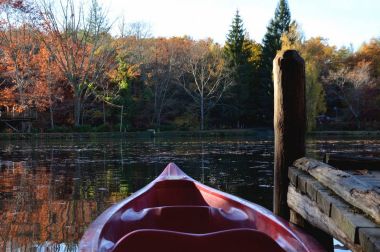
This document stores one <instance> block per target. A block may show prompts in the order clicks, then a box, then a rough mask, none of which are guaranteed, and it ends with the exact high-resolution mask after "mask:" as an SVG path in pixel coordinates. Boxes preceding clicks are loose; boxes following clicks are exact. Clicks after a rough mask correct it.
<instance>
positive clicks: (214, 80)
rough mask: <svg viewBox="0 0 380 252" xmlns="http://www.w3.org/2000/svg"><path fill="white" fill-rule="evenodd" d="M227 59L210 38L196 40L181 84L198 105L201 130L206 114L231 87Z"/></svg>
mask: <svg viewBox="0 0 380 252" xmlns="http://www.w3.org/2000/svg"><path fill="white" fill-rule="evenodd" d="M224 64H225V62H224V59H223V57H222V51H221V49H220V48H219V46H218V45H215V44H213V43H212V41H210V40H202V41H199V42H193V44H192V46H191V48H190V52H189V54H188V58H187V59H186V64H185V68H184V71H185V72H184V73H183V74H182V75H181V76H180V84H181V86H182V87H183V88H184V90H185V91H186V93H187V94H188V95H189V96H190V97H191V98H192V99H193V101H194V102H195V103H196V105H197V106H198V107H199V116H200V129H201V130H204V122H205V116H206V115H207V113H208V112H209V111H210V109H211V108H213V107H214V106H215V105H216V104H217V103H218V102H219V100H220V98H221V97H222V96H223V94H224V93H225V91H226V90H227V89H228V88H229V87H231V86H232V83H233V81H232V79H231V78H230V75H229V74H228V73H227V72H225V71H224V69H225V67H224Z"/></svg>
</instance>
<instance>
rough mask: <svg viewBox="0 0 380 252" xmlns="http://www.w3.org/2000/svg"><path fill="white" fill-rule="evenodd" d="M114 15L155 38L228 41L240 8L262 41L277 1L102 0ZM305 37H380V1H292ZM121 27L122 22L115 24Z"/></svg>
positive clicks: (357, 41) (344, 41)
mask: <svg viewBox="0 0 380 252" xmlns="http://www.w3.org/2000/svg"><path fill="white" fill-rule="evenodd" d="M100 2H101V3H103V5H104V6H105V7H106V9H108V10H109V14H110V17H111V19H112V18H116V17H118V16H122V15H123V16H124V17H125V20H126V22H136V21H144V22H147V23H149V24H150V26H151V31H152V34H153V35H154V36H164V37H172V36H182V35H189V36H191V37H193V38H194V39H202V38H206V37H211V38H213V39H214V40H215V41H217V42H219V43H221V44H223V43H224V40H225V37H226V34H227V33H228V30H229V28H230V24H231V21H232V18H233V16H234V14H235V11H236V9H239V11H240V14H241V16H242V18H243V21H244V25H245V28H246V30H247V31H248V33H249V35H250V37H251V38H253V39H254V40H256V41H258V42H261V40H262V37H263V35H264V34H265V32H266V26H267V25H268V22H269V20H270V19H271V18H272V17H273V15H274V10H275V8H276V5H277V3H278V0H100ZM288 2H289V6H290V11H291V13H292V18H293V19H295V20H297V21H298V22H299V23H300V24H301V27H302V30H303V31H304V33H305V36H306V38H310V37H314V36H322V37H324V38H327V39H328V41H329V43H330V44H331V45H336V46H338V47H340V46H350V44H352V45H353V46H354V48H358V47H359V46H360V45H361V44H362V43H363V42H365V41H368V40H370V39H371V38H373V37H380V0H288ZM115 26H117V25H115Z"/></svg>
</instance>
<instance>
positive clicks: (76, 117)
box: [74, 95, 81, 127]
mask: <svg viewBox="0 0 380 252" xmlns="http://www.w3.org/2000/svg"><path fill="white" fill-rule="evenodd" d="M80 118H81V100H80V97H78V96H77V95H76V97H74V122H75V127H78V126H80Z"/></svg>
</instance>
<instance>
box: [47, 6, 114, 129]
mask: <svg viewBox="0 0 380 252" xmlns="http://www.w3.org/2000/svg"><path fill="white" fill-rule="evenodd" d="M40 9H41V18H42V29H41V32H40V35H41V36H40V38H41V39H42V41H43V42H44V43H45V45H46V47H47V48H48V49H49V51H50V53H51V55H52V56H53V57H54V58H55V61H56V62H57V64H58V66H59V69H60V71H61V72H62V73H63V75H64V76H65V78H66V79H67V81H68V83H69V85H70V86H71V87H72V90H73V103H74V104H73V105H74V121H75V126H79V125H80V122H81V117H82V109H83V103H84V102H85V101H86V99H87V97H88V94H89V85H93V84H94V83H96V82H97V81H98V80H99V79H100V77H101V74H102V73H103V71H104V68H107V65H108V64H110V62H111V60H110V58H111V57H113V54H114V49H113V48H110V47H109V46H107V45H109V41H110V39H109V35H108V32H109V30H110V28H111V26H110V24H109V23H108V20H107V15H106V13H105V12H104V11H103V9H102V8H101V6H100V5H99V4H98V2H97V0H91V2H90V6H86V5H84V4H83V3H82V2H77V1H74V0H60V1H52V0H41V6H40ZM87 10H88V11H87Z"/></svg>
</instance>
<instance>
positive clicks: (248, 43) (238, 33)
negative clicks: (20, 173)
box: [0, 0, 380, 132]
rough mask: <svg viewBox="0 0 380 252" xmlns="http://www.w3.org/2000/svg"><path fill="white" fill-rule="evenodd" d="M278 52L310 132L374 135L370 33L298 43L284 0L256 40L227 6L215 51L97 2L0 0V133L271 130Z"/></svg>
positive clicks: (379, 70) (379, 108)
mask: <svg viewBox="0 0 380 252" xmlns="http://www.w3.org/2000/svg"><path fill="white" fill-rule="evenodd" d="M232 11H233V10H232ZM113 30H118V32H117V35H115V34H113V33H112V32H111V31H113ZM286 49H295V50H297V51H298V52H299V53H300V54H301V56H302V57H303V58H304V59H305V64H306V67H305V71H306V103H307V119H308V121H307V126H308V130H309V131H312V130H325V129H326V130H379V129H380V37H378V38H373V39H371V40H370V41H368V42H365V43H363V44H362V46H361V47H360V48H358V49H356V50H354V49H353V48H351V47H341V48H337V47H336V46H332V45H329V43H328V40H327V39H325V38H322V37H312V38H308V39H305V37H304V35H303V32H302V30H301V29H300V25H299V24H298V23H297V21H296V20H292V18H291V12H290V9H289V6H288V3H287V1H286V0H279V3H278V5H277V8H276V9H275V10H274V16H273V18H272V19H271V20H269V22H268V26H267V32H266V34H265V36H264V38H263V40H262V41H261V42H257V41H254V40H253V39H251V38H250V35H249V34H248V33H247V32H246V30H245V28H244V20H242V18H241V16H240V15H239V11H238V10H237V11H236V13H235V16H234V18H233V20H231V27H230V30H227V31H226V41H225V43H224V45H221V44H218V43H216V42H214V41H213V40H212V39H210V38H209V39H203V40H194V39H192V38H191V37H189V36H184V37H170V38H166V37H153V36H152V35H151V32H150V28H149V25H148V24H146V23H144V22H134V23H128V22H126V21H125V19H124V18H119V19H117V20H113V19H111V18H110V17H109V16H108V15H107V11H106V10H105V8H103V7H102V6H101V5H100V4H99V3H98V1H97V0H91V1H88V2H84V3H81V4H80V3H79V1H74V0H60V1H53V0H41V1H39V2H38V3H36V1H27V0H0V58H1V60H0V131H1V132H21V131H22V132H69V131H98V132H104V131H138V130H147V129H155V130H204V129H237V128H253V127H271V126H272V124H273V122H272V121H273V81H272V61H273V59H274V57H275V55H276V53H277V52H278V51H280V50H286ZM16 119H17V120H16Z"/></svg>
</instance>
